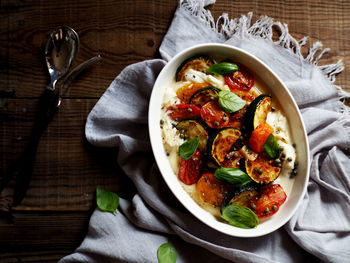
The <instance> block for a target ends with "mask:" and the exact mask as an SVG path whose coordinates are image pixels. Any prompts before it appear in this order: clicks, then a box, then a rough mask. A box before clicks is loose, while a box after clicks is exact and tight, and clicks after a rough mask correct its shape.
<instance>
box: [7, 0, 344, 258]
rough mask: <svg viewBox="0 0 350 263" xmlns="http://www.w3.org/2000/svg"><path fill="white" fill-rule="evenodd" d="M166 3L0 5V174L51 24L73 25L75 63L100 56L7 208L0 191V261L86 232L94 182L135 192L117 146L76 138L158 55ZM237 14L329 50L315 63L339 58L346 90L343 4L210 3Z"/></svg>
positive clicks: (18, 1)
mask: <svg viewBox="0 0 350 263" xmlns="http://www.w3.org/2000/svg"><path fill="white" fill-rule="evenodd" d="M177 3H178V2H177V1H174V0H138V1H129V0H105V1H88V0H80V1H71V0H62V1H51V0H50V1H47V0H46V1H44V0H38V1H29V0H2V1H0V147H1V148H0V149H1V151H0V172H1V174H3V173H5V172H6V171H7V170H9V169H10V168H11V165H12V164H13V163H14V161H15V160H16V158H17V157H18V156H19V154H20V153H21V152H22V151H23V148H24V145H25V143H26V141H27V140H28V136H29V134H30V131H31V126H32V124H33V119H34V112H35V109H36V105H37V102H38V97H39V96H40V94H41V92H42V91H43V88H44V87H45V86H46V85H47V83H48V75H47V73H46V68H45V64H44V63H43V57H42V52H43V46H44V45H45V42H46V40H47V37H48V34H49V33H50V32H51V31H52V30H53V29H55V28H56V27H57V26H59V25H68V26H71V27H72V28H74V29H75V30H76V31H77V32H78V34H79V37H80V41H81V46H80V51H79V55H78V57H77V60H76V62H75V65H78V64H79V63H81V62H83V61H84V60H86V59H88V58H90V57H92V56H95V55H97V54H101V55H102V57H103V58H104V60H103V62H102V63H101V64H99V65H95V66H94V67H92V68H91V69H89V70H88V71H87V72H85V73H84V74H82V75H81V76H79V78H78V79H76V81H75V82H74V83H73V84H72V86H71V88H70V90H69V92H68V93H67V94H66V96H65V99H64V100H63V104H62V108H61V109H60V111H59V113H58V114H57V115H56V116H55V118H54V120H53V122H52V123H50V125H49V127H48V129H47V130H46V132H45V133H44V135H43V137H42V139H41V142H40V145H39V149H38V154H37V159H36V163H35V167H34V175H33V178H32V181H31V184H30V188H29V190H28V192H27V196H26V198H25V199H24V200H23V202H22V205H21V206H19V207H16V208H15V209H13V210H12V211H9V204H10V203H11V200H12V193H13V186H14V184H13V182H11V183H10V185H9V187H8V188H6V189H5V191H4V192H3V193H1V194H0V262H56V261H57V260H58V259H59V258H61V257H62V256H64V255H65V254H67V253H70V252H72V251H73V250H74V248H75V247H76V246H78V245H79V243H80V242H81V240H82V239H83V237H84V235H85V234H86V230H87V225H88V220H89V216H90V214H91V212H92V210H93V209H94V207H95V189H96V186H97V185H100V186H101V187H103V188H106V189H109V190H113V191H115V192H117V193H118V194H120V195H121V196H123V197H126V198H130V197H131V196H132V195H133V193H134V191H135V189H134V187H133V185H132V183H131V182H130V180H129V179H128V178H127V177H126V176H125V175H124V174H123V172H122V171H121V169H120V168H119V167H118V166H117V165H116V162H115V161H116V158H117V149H97V148H94V147H92V146H91V145H89V144H88V143H87V142H86V140H85V139H84V125H85V121H86V117H87V115H88V113H89V112H90V110H91V109H92V107H93V106H94V105H95V103H96V102H97V100H98V98H99V97H100V96H101V95H102V93H103V92H104V91H105V89H106V88H107V87H108V85H109V84H110V83H111V81H113V79H114V78H115V77H116V76H117V75H118V74H119V73H120V71H121V70H123V68H125V67H126V66H127V65H129V64H131V63H135V62H140V61H143V60H145V59H151V58H155V57H159V54H158V48H159V46H160V44H161V41H162V38H163V36H164V34H165V33H166V31H167V28H168V27H169V25H170V23H171V20H172V17H173V14H174V11H175V10H176V7H177ZM209 9H210V10H211V12H212V14H213V16H214V17H215V18H218V17H219V16H220V15H221V14H222V13H223V12H225V13H228V14H229V17H231V18H235V17H239V16H240V15H241V14H247V13H248V12H250V11H253V13H254V15H253V20H254V21H255V20H256V19H258V17H260V16H261V15H268V16H270V17H273V18H274V19H275V21H281V22H282V23H286V24H288V25H289V32H290V33H291V34H292V35H293V36H294V37H295V38H296V39H300V38H302V37H304V36H309V43H308V45H307V46H306V47H305V48H303V51H304V53H305V54H306V53H307V50H308V48H309V47H310V45H312V44H313V43H315V42H316V41H321V42H322V43H323V46H324V47H329V48H331V51H330V52H329V53H328V54H326V55H325V56H324V57H323V59H322V60H321V61H320V64H329V63H335V62H337V60H338V59H341V58H342V59H343V62H344V64H345V70H344V71H343V72H342V73H341V74H339V75H338V77H337V81H336V84H338V85H339V86H342V87H343V89H345V90H347V91H350V74H349V73H350V70H349V69H348V66H349V64H350V39H349V37H348V36H349V35H350V2H349V1H340V0H335V1H326V0H310V1H309V0H297V1H291V0H287V1H276V0H266V1H258V0H247V1H245V0H241V1H231V0H217V2H216V4H215V5H212V6H210V7H209Z"/></svg>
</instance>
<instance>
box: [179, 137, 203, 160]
mask: <svg viewBox="0 0 350 263" xmlns="http://www.w3.org/2000/svg"><path fill="white" fill-rule="evenodd" d="M198 145H199V137H196V138H193V139H191V140H189V141H186V142H184V143H183V144H181V146H180V147H179V154H180V157H181V158H183V159H185V160H188V159H190V158H191V156H192V155H193V154H194V153H195V151H196V150H197V148H198Z"/></svg>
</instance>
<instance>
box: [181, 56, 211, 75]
mask: <svg viewBox="0 0 350 263" xmlns="http://www.w3.org/2000/svg"><path fill="white" fill-rule="evenodd" d="M213 64H214V62H213V60H212V59H211V58H209V57H207V56H203V55H199V56H193V57H190V58H188V59H186V60H185V61H184V62H182V63H181V65H180V66H179V67H178V68H177V71H176V81H185V80H186V78H185V73H186V71H187V70H188V69H193V70H197V71H201V72H206V70H207V69H208V68H209V67H210V66H211V65H213Z"/></svg>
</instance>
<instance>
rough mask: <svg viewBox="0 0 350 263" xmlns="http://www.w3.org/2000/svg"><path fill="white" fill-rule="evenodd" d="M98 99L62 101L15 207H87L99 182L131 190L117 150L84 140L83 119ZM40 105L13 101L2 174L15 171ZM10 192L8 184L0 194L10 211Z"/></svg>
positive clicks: (4, 137)
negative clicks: (28, 182) (119, 165)
mask: <svg viewBox="0 0 350 263" xmlns="http://www.w3.org/2000/svg"><path fill="white" fill-rule="evenodd" d="M95 102H96V100H93V99H90V100H81V99H65V100H63V103H62V107H61V110H60V111H59V112H58V114H57V115H56V116H55V118H54V120H53V121H52V122H51V123H50V125H49V127H48V129H47V130H46V131H45V133H44V134H43V137H42V139H41V141H40V144H39V148H38V152H37V157H36V163H35V166H34V170H33V177H32V180H31V184H30V187H29V189H28V192H27V195H26V198H25V199H24V200H23V202H22V205H21V206H20V207H18V208H16V209H17V210H21V209H34V210H36V209H38V208H40V209H42V210H44V209H45V208H50V209H57V210H65V209H68V210H89V209H91V207H92V205H93V203H92V200H93V199H94V192H95V189H96V186H97V185H100V186H101V187H105V188H107V189H110V190H114V191H116V192H118V193H120V194H122V195H123V191H124V190H125V191H124V192H125V193H127V192H128V191H127V190H129V189H131V183H130V182H129V181H128V179H127V178H126V176H125V175H124V174H123V172H122V171H121V169H120V168H119V167H118V166H117V163H116V159H117V150H116V149H97V148H95V147H92V146H91V145H89V144H88V143H87V142H86V140H85V138H84V127H85V120H86V117H87V115H88V113H89V111H90V110H91V108H92V107H93V105H94V104H95ZM36 105H37V100H32V99H9V101H8V106H7V107H6V113H5V114H6V116H7V119H6V120H4V121H3V126H2V127H4V128H5V129H4V130H3V132H2V136H1V137H0V142H1V164H2V165H1V166H2V167H1V169H2V172H6V171H8V170H9V169H11V165H12V164H13V163H14V161H15V160H16V159H17V158H18V156H19V155H20V153H21V152H22V151H23V148H24V146H25V144H26V142H27V140H28V136H29V134H30V130H31V126H32V122H33V118H34V112H35V109H36ZM24 109H26V110H24ZM12 193H13V184H10V186H9V187H8V188H6V189H5V190H4V191H3V192H2V193H1V195H0V210H8V204H9V202H11V200H12Z"/></svg>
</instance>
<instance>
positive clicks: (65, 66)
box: [0, 26, 79, 206]
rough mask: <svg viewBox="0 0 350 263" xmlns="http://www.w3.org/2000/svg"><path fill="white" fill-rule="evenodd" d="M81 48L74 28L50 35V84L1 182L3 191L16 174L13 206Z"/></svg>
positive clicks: (27, 179) (21, 193)
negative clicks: (28, 133)
mask: <svg viewBox="0 0 350 263" xmlns="http://www.w3.org/2000/svg"><path fill="white" fill-rule="evenodd" d="M78 49H79V38H78V35H77V33H76V32H75V31H74V30H73V29H71V28H69V27H65V26H61V27H58V28H57V29H56V30H54V31H53V32H52V33H51V34H50V37H49V39H48V41H47V44H46V47H45V60H46V64H47V68H48V71H49V74H50V84H49V85H48V86H47V87H46V88H45V90H44V92H43V93H42V95H41V96H40V99H39V105H38V111H37V114H36V118H35V121H34V125H33V129H32V133H31V136H30V138H29V140H28V144H27V145H26V147H25V149H24V152H23V153H22V155H21V156H20V158H19V159H18V160H17V162H16V164H15V166H14V169H13V170H11V171H10V173H8V174H7V175H6V176H5V177H3V178H2V180H1V182H0V192H1V191H2V189H3V188H4V187H5V186H6V185H7V184H8V182H9V181H10V180H11V179H12V177H16V186H15V192H14V197H13V206H17V205H18V204H20V203H21V201H22V199H23V198H24V196H25V193H26V191H27V189H28V186H29V183H30V179H31V176H32V171H33V166H34V162H35V157H36V152H37V148H38V144H39V140H40V137H41V135H42V134H43V132H44V131H45V129H46V127H47V126H48V124H49V123H50V121H51V120H52V119H53V117H54V115H55V114H56V112H57V111H58V105H59V101H60V99H59V92H57V91H55V85H56V82H57V81H58V80H59V79H60V78H62V77H63V76H64V75H65V74H66V73H67V72H68V70H69V68H70V67H71V65H72V64H73V62H74V60H75V57H76V56H77V52H78Z"/></svg>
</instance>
